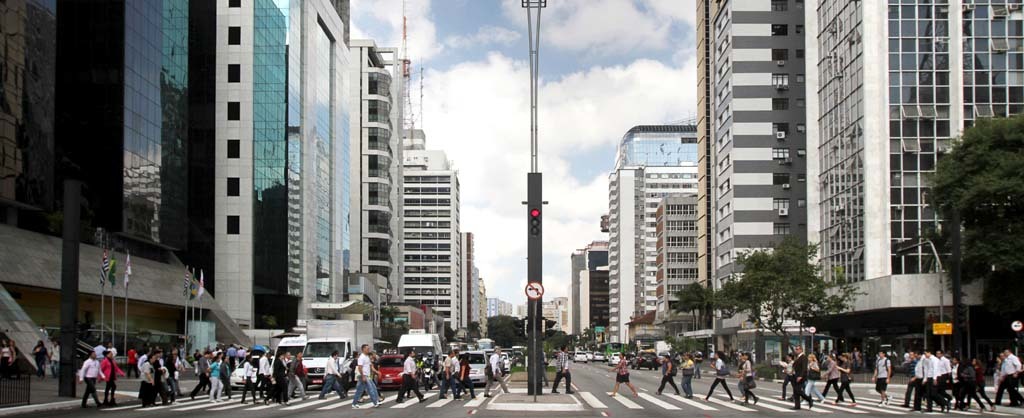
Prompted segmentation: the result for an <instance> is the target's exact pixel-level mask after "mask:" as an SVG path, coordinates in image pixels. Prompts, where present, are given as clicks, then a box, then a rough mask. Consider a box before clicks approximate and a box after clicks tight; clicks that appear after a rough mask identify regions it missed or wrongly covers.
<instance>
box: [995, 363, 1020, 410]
mask: <svg viewBox="0 0 1024 418" xmlns="http://www.w3.org/2000/svg"><path fill="white" fill-rule="evenodd" d="M999 358H1000V359H1001V360H1002V361H1001V362H999V367H998V370H999V383H998V384H997V385H996V388H997V389H996V405H1002V400H1003V392H1004V391H1005V392H1008V393H1009V395H1010V406H1014V407H1016V406H1021V405H1024V399H1022V398H1021V394H1020V392H1019V391H1018V390H1017V385H1018V384H1019V383H1020V373H1021V371H1022V369H1021V362H1020V359H1019V358H1017V356H1016V355H1014V354H1013V353H1012V352H1010V350H1004V351H1003V354H1002V355H1001V356H1000V357H999Z"/></svg>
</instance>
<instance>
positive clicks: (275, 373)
mask: <svg viewBox="0 0 1024 418" xmlns="http://www.w3.org/2000/svg"><path fill="white" fill-rule="evenodd" d="M290 359H291V353H289V352H287V351H281V352H279V353H277V359H275V360H274V365H273V366H272V369H273V370H272V371H271V379H272V381H273V383H274V394H275V395H277V396H275V397H274V401H275V402H277V403H278V404H284V405H286V406H287V405H288V361H289V360H290ZM263 403H264V404H269V403H270V398H267V399H264V400H263Z"/></svg>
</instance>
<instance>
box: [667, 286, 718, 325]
mask: <svg viewBox="0 0 1024 418" xmlns="http://www.w3.org/2000/svg"><path fill="white" fill-rule="evenodd" d="M676 298H677V300H678V302H676V311H677V312H679V313H688V314H690V315H692V316H693V323H694V324H695V326H696V327H697V328H698V329H699V328H701V327H703V326H704V325H706V324H707V323H708V322H709V321H707V319H708V318H709V317H710V316H711V314H712V313H713V312H714V309H715V290H714V289H712V288H709V287H705V286H702V285H701V284H700V283H690V284H688V285H686V286H683V288H682V289H681V290H679V291H678V292H677V293H676Z"/></svg>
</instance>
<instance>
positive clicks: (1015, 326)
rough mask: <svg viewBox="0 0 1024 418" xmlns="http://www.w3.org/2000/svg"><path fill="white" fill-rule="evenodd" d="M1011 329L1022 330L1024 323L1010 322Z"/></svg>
mask: <svg viewBox="0 0 1024 418" xmlns="http://www.w3.org/2000/svg"><path fill="white" fill-rule="evenodd" d="M1010 329H1012V330H1013V331H1014V332H1021V331H1022V330H1024V323H1022V322H1020V321H1013V322H1012V323H1011V324H1010Z"/></svg>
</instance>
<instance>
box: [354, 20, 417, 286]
mask: <svg viewBox="0 0 1024 418" xmlns="http://www.w3.org/2000/svg"><path fill="white" fill-rule="evenodd" d="M349 48H350V51H351V58H350V67H351V69H350V72H351V80H352V83H351V88H352V91H351V93H350V95H349V101H350V103H351V107H350V108H351V110H352V112H351V115H350V132H351V136H352V141H351V146H350V148H349V150H350V153H349V154H350V155H349V156H348V159H349V162H350V164H351V167H352V169H351V171H350V173H349V174H348V177H349V184H350V186H349V187H350V189H349V196H350V204H349V207H350V212H349V215H350V218H349V219H347V222H348V225H349V228H350V230H351V232H350V235H351V240H352V246H351V252H350V256H349V257H350V264H351V265H350V268H351V269H352V271H359V272H365V273H370V274H377V275H379V277H381V278H384V279H385V280H386V285H385V286H382V287H383V289H382V290H383V291H384V293H385V295H384V296H385V299H386V300H388V301H391V302H400V301H401V298H402V286H403V285H404V281H403V280H402V279H401V277H402V264H403V263H402V254H401V237H402V222H401V216H399V214H401V213H402V199H401V192H402V183H403V179H402V175H401V161H402V143H401V140H402V132H401V130H402V106H401V103H398V101H400V98H401V91H402V87H403V86H402V80H403V79H402V77H401V76H400V71H401V59H400V58H399V57H398V56H397V55H398V51H397V50H396V49H395V48H381V47H378V46H377V44H376V43H375V42H374V41H371V40H353V41H352V43H351V45H349Z"/></svg>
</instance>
